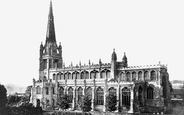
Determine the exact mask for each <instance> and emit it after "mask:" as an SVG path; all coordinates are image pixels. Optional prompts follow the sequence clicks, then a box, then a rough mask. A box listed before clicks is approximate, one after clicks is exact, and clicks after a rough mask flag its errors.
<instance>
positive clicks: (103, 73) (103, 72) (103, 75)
mask: <svg viewBox="0 0 184 115" xmlns="http://www.w3.org/2000/svg"><path fill="white" fill-rule="evenodd" d="M101 78H102V79H103V78H105V71H102V72H101Z"/></svg>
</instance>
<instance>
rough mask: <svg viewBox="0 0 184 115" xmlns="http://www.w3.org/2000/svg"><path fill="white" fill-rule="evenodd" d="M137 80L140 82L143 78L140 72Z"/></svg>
mask: <svg viewBox="0 0 184 115" xmlns="http://www.w3.org/2000/svg"><path fill="white" fill-rule="evenodd" d="M138 80H140V81H142V80H143V78H142V71H139V72H138Z"/></svg>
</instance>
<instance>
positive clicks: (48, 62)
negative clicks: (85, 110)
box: [30, 1, 171, 113]
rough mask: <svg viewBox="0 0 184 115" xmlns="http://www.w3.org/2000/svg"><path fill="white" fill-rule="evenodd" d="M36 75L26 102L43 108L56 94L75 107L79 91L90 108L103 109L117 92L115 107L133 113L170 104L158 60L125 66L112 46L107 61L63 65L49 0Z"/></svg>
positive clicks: (54, 102)
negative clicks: (86, 96)
mask: <svg viewBox="0 0 184 115" xmlns="http://www.w3.org/2000/svg"><path fill="white" fill-rule="evenodd" d="M39 55H40V58H39V78H38V80H35V79H33V85H32V90H31V98H30V102H31V103H33V105H34V106H36V105H37V104H39V105H40V106H41V107H42V108H43V109H47V108H49V107H50V108H54V107H56V106H57V102H58V99H59V97H60V96H62V95H64V94H67V95H68V96H69V101H70V108H71V109H73V110H74V109H76V106H77V104H78V102H79V101H80V99H81V97H82V96H83V95H88V96H89V97H90V98H91V102H92V105H91V107H92V111H94V110H95V109H98V108H101V110H102V111H106V109H105V104H106V96H107V95H109V94H113V95H116V96H117V100H118V102H117V107H118V111H122V112H128V113H134V112H143V111H145V110H147V111H151V110H150V108H151V107H153V108H161V109H163V111H166V110H169V109H170V108H171V101H170V87H169V74H168V72H167V66H166V65H163V64H161V63H158V64H155V65H145V66H128V59H127V56H126V54H125V53H124V56H123V57H122V59H120V60H118V59H117V54H116V52H115V49H114V50H113V51H112V54H111V57H110V59H111V60H110V61H109V63H102V61H101V60H99V63H97V64H93V63H91V62H90V61H89V63H88V64H87V65H86V64H84V65H82V64H81V63H79V64H78V65H76V66H74V65H72V64H71V65H70V66H69V67H66V66H65V64H64V61H63V58H62V57H63V56H62V46H61V43H59V44H57V42H56V35H55V27H54V16H53V9H52V1H51V2H50V8H49V15H48V24H47V33H46V41H45V43H44V44H42V43H41V45H40V54H39Z"/></svg>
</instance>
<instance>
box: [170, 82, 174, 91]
mask: <svg viewBox="0 0 184 115" xmlns="http://www.w3.org/2000/svg"><path fill="white" fill-rule="evenodd" d="M169 88H170V92H173V87H172V84H171V82H169Z"/></svg>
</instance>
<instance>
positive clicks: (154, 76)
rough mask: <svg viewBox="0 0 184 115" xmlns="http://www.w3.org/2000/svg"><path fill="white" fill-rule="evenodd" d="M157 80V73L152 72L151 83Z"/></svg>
mask: <svg viewBox="0 0 184 115" xmlns="http://www.w3.org/2000/svg"><path fill="white" fill-rule="evenodd" d="M154 80H156V72H155V71H154V70H153V71H151V81H154Z"/></svg>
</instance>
